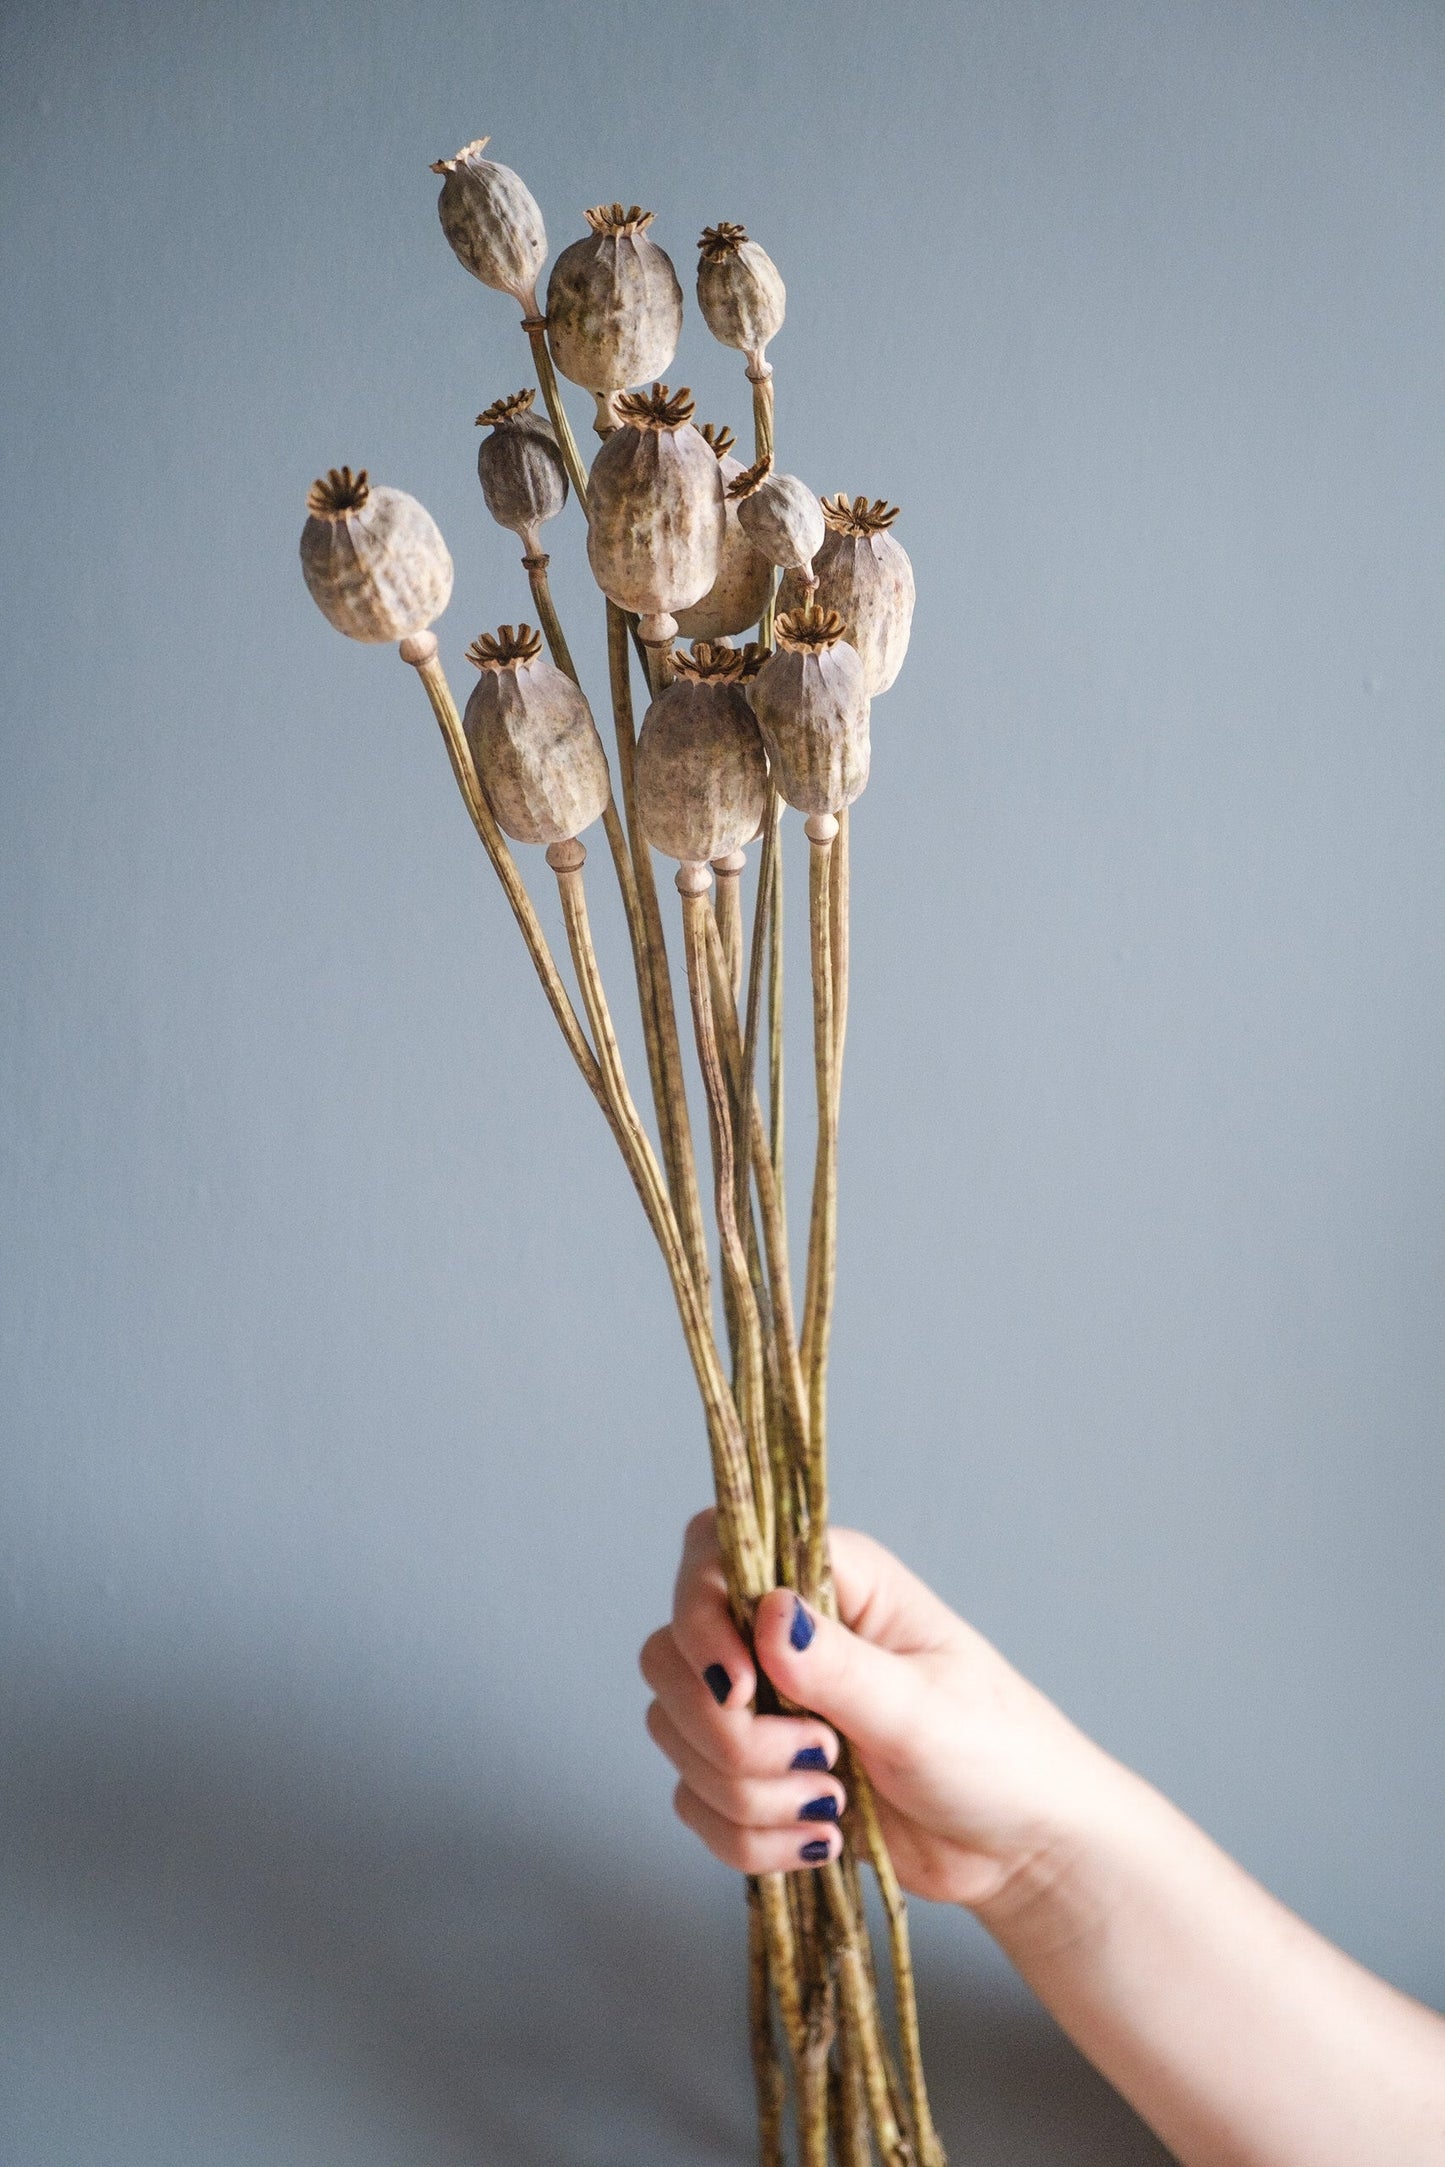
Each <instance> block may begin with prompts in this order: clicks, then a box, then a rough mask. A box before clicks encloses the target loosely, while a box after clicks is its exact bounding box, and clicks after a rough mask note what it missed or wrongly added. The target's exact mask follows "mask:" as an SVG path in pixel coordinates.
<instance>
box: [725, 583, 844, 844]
mask: <svg viewBox="0 0 1445 2167" xmlns="http://www.w3.org/2000/svg"><path fill="white" fill-rule="evenodd" d="M843 629H844V628H843V620H842V618H841V617H840V616H839V615H838V613H837V611H836V610H831V609H828V610H825V609H800V610H793V611H791V612H789V613H788V614H787V615H786V616H782V617H780V618H779V619H778V621H777V624H776V626H775V627H774V630H775V632H776V635H777V642H778V644H777V646H776V648H775V649H774V651H773V653H772V654H771V655H770V656H769V657H768V660H767V661H766V662H765V663H764V664H763V667H762V668H761V670H760V671H759V672H758V674H757V677H756V678H755V679H754V681H753V683H752V685H751V687H750V688H749V690H750V697H751V699H752V703H753V713H754V714H755V715H756V716H757V718H758V728H759V730H761V732H762V736H763V743H764V744H765V745H766V747H767V749H768V758H769V759H770V760H771V761H772V764H773V780H774V782H775V783H776V785H777V788H778V790H779V791H780V793H781V794H782V796H783V797H784V798H785V799H786V800H787V802H788V804H789V805H794V806H796V807H797V809H798V811H799V812H800V813H840V812H841V811H842V810H843V807H844V806H845V805H851V804H852V802H853V800H854V799H855V798H856V797H858V796H860V795H861V793H862V791H863V788H864V785H865V784H866V783H867V781H868V750H869V748H868V704H869V703H868V688H867V686H866V684H865V683H864V680H863V665H862V663H861V662H860V661H859V659H858V655H857V651H856V649H854V648H852V647H850V646H849V644H848V642H847V641H846V640H845V639H844V637H843Z"/></svg>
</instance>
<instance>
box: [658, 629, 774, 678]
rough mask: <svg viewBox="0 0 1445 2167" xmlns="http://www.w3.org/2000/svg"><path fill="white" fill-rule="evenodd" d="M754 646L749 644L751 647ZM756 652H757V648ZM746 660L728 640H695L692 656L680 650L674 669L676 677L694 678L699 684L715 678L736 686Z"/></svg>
mask: <svg viewBox="0 0 1445 2167" xmlns="http://www.w3.org/2000/svg"><path fill="white" fill-rule="evenodd" d="M753 644H754V643H753V642H751V641H750V642H749V646H750V647H752V646H753ZM754 651H755V652H756V649H755V648H754ZM745 660H746V658H745V657H744V656H743V655H741V654H739V652H738V650H737V648H736V647H730V646H729V645H728V643H727V641H726V640H717V641H712V640H694V641H693V643H692V653H691V654H690V655H685V654H683V653H682V652H681V651H680V650H679V652H678V653H676V654H674V656H673V658H672V669H673V675H674V676H675V677H692V678H696V679H698V680H699V682H702V681H705V680H706V679H709V678H715V679H721V680H724V681H726V682H727V683H729V684H736V683H737V682H738V680H739V679H740V678H741V677H742V675H743V670H744V666H745Z"/></svg>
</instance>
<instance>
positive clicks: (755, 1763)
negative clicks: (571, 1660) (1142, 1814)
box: [641, 1511, 1134, 1915]
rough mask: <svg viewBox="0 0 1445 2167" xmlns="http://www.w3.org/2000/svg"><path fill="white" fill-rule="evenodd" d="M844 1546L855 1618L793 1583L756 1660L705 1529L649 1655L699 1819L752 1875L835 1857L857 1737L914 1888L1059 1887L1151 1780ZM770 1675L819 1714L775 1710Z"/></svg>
mask: <svg viewBox="0 0 1445 2167" xmlns="http://www.w3.org/2000/svg"><path fill="white" fill-rule="evenodd" d="M829 1547H830V1552H831V1556H832V1563H833V1578H834V1584H835V1587H836V1590H837V1598H838V1610H839V1615H840V1619H841V1621H842V1622H839V1621H837V1620H834V1619H831V1618H828V1617H825V1616H822V1615H821V1614H819V1613H818V1612H817V1611H816V1610H814V1609H811V1608H809V1607H807V1606H806V1605H804V1604H803V1603H801V1602H800V1601H799V1599H798V1598H797V1597H796V1596H794V1595H793V1594H792V1593H791V1592H790V1591H789V1590H788V1589H786V1588H780V1589H777V1590H775V1591H774V1592H773V1593H772V1594H770V1595H767V1596H765V1597H764V1598H763V1600H762V1602H761V1603H760V1604H759V1606H758V1610H757V1615H756V1618H755V1620H754V1627H753V1638H754V1646H755V1649H756V1658H757V1661H756V1665H755V1663H754V1659H753V1657H752V1656H750V1655H749V1653H748V1651H747V1649H746V1647H745V1646H744V1644H743V1641H742V1639H741V1637H740V1636H739V1634H738V1631H737V1628H736V1627H735V1625H734V1624H733V1621H732V1617H731V1614H730V1612H729V1609H728V1602H727V1592H726V1586H725V1583H724V1578H723V1567H722V1558H721V1555H720V1553H719V1550H718V1545H717V1533H716V1516H715V1515H714V1514H713V1513H712V1512H710V1511H709V1512H704V1513H699V1514H698V1516H697V1517H696V1519H694V1520H693V1521H691V1522H690V1523H689V1526H688V1529H687V1534H686V1537H685V1540H684V1547H683V1556H682V1565H681V1568H680V1570H679V1573H678V1578H677V1587H676V1592H675V1596H674V1602H673V1614H672V1623H671V1624H670V1625H667V1626H664V1627H662V1628H661V1630H660V1631H658V1632H656V1633H654V1634H653V1635H652V1636H651V1638H650V1639H649V1640H648V1641H647V1643H646V1645H645V1647H644V1648H643V1651H642V1657H641V1667H642V1674H643V1676H644V1678H645V1679H646V1680H647V1683H648V1684H649V1685H650V1686H651V1687H652V1690H653V1692H654V1694H655V1695H656V1696H657V1697H656V1699H655V1700H654V1701H653V1702H652V1704H651V1706H650V1707H649V1709H648V1711H647V1728H648V1730H649V1732H650V1733H651V1735H652V1737H653V1739H654V1740H655V1742H656V1743H657V1745H659V1746H660V1747H661V1749H662V1751H663V1752H664V1753H665V1754H666V1755H667V1757H668V1759H669V1760H670V1761H671V1762H672V1763H673V1766H674V1767H675V1768H676V1769H677V1771H678V1774H679V1776H680V1778H681V1781H680V1782H679V1784H678V1786H677V1791H676V1794H675V1800H674V1803H675V1805H676V1808H677V1812H678V1814H679V1816H680V1818H681V1819H682V1820H683V1821H685V1822H686V1823H687V1825H688V1827H689V1828H691V1829H693V1830H694V1831H695V1832H696V1833H697V1835H699V1836H700V1837H701V1838H702V1840H703V1842H704V1843H705V1844H706V1845H707V1847H708V1849H709V1850H710V1851H712V1852H713V1854H714V1855H715V1856H716V1857H717V1858H719V1859H721V1860H722V1861H723V1863H724V1864H725V1865H728V1866H733V1867H736V1868H737V1869H738V1870H739V1871H740V1872H744V1873H752V1874H757V1873H776V1872H787V1871H790V1870H792V1869H794V1868H798V1867H804V1866H812V1865H818V1864H821V1863H822V1862H823V1861H824V1860H825V1859H828V1858H835V1857H836V1856H837V1855H838V1851H839V1849H840V1847H841V1835H840V1833H839V1831H838V1829H837V1827H836V1819H837V1815H838V1813H839V1812H840V1811H841V1809H842V1807H843V1805H844V1803H845V1794H844V1786H843V1783H842V1782H841V1781H840V1780H839V1779H838V1777H837V1776H835V1775H834V1774H832V1773H831V1771H832V1770H833V1769H834V1768H835V1766H836V1764H837V1762H838V1757H839V1743H838V1739H839V1733H841V1734H842V1735H843V1736H844V1737H846V1738H847V1740H848V1741H849V1745H850V1747H851V1750H852V1753H853V1756H854V1758H855V1760H856V1761H857V1762H858V1764H859V1765H860V1766H861V1768H862V1769H863V1771H864V1773H865V1774H866V1775H867V1777H868V1778H869V1780H870V1782H871V1784H872V1786H873V1790H874V1793H875V1795H876V1798H877V1801H878V1811H879V1818H880V1820H881V1822H882V1825H883V1832H884V1835H885V1837H886V1839H887V1842H888V1848H889V1851H890V1852H891V1854H892V1857H893V1862H894V1865H895V1867H896V1869H897V1872H898V1877H899V1879H900V1880H901V1881H902V1883H903V1885H904V1887H905V1888H907V1889H909V1890H910V1891H912V1893H913V1894H915V1895H918V1896H927V1897H931V1898H933V1899H935V1900H937V1901H941V1902H951V1903H959V1904H966V1905H968V1906H969V1907H970V1909H973V1910H976V1911H979V1912H980V1913H981V1914H985V1915H987V1914H988V1913H989V1912H990V1911H992V1910H994V1909H995V1908H998V1907H1002V1906H1004V1905H1005V1904H1006V1903H1007V1902H1008V1899H1009V1894H1010V1892H1011V1891H1012V1892H1015V1893H1020V1892H1023V1891H1025V1890H1026V1891H1027V1892H1028V1893H1029V1894H1030V1895H1033V1894H1038V1893H1041V1892H1042V1890H1043V1889H1044V1888H1045V1887H1046V1886H1047V1885H1048V1884H1049V1883H1050V1882H1051V1881H1052V1880H1053V1879H1054V1878H1055V1877H1056V1876H1058V1875H1060V1874H1062V1873H1063V1872H1064V1871H1065V1870H1066V1868H1067V1864H1068V1861H1069V1857H1070V1854H1071V1850H1072V1848H1073V1844H1074V1839H1075V1838H1076V1836H1078V1835H1079V1834H1080V1833H1081V1832H1082V1831H1083V1830H1084V1829H1085V1828H1087V1826H1088V1825H1089V1824H1090V1820H1091V1817H1093V1816H1095V1815H1097V1814H1098V1813H1102V1812H1107V1811H1108V1810H1109V1808H1110V1804H1111V1803H1112V1804H1113V1805H1115V1806H1117V1803H1118V1792H1119V1789H1120V1787H1121V1786H1127V1785H1128V1784H1130V1783H1131V1782H1132V1781H1133V1780H1134V1779H1132V1778H1130V1777H1129V1776H1128V1774H1127V1771H1125V1770H1124V1769H1122V1768H1120V1767H1119V1766H1118V1764H1117V1763H1115V1762H1113V1761H1111V1760H1110V1759H1109V1758H1108V1756H1107V1755H1106V1754H1104V1753H1103V1752H1101V1751H1100V1749H1099V1748H1098V1747H1096V1746H1094V1745H1093V1744H1091V1742H1090V1741H1089V1740H1088V1739H1087V1738H1085V1737H1084V1736H1083V1734H1082V1733H1081V1732H1080V1731H1078V1730H1076V1729H1075V1727H1074V1726H1073V1724H1071V1723H1070V1722H1069V1721H1068V1720H1067V1718H1066V1717H1064V1716H1063V1715H1062V1714H1061V1713H1060V1711H1059V1710H1058V1709H1057V1708H1055V1707H1054V1706H1053V1704H1052V1702H1050V1701H1048V1700H1047V1699H1045V1697H1044V1695H1043V1694H1042V1693H1040V1692H1038V1691H1037V1690H1036V1688H1035V1687H1033V1686H1031V1685H1030V1684H1029V1683H1028V1681H1027V1680H1026V1679H1025V1678H1023V1677H1021V1676H1020V1675H1019V1673H1018V1672H1017V1671H1016V1670H1014V1669H1013V1668H1012V1666H1011V1665H1010V1664H1008V1663H1007V1662H1005V1660H1004V1658H1003V1657H1002V1656H1001V1655H1000V1654H999V1653H998V1651H997V1649H995V1648H993V1647H992V1646H991V1645H990V1644H989V1642H988V1641H986V1640H985V1639H984V1638H983V1636H982V1635H981V1634H980V1633H977V1632H975V1631H974V1630H973V1628H972V1627H971V1626H969V1625H966V1624H965V1623H964V1621H963V1620H962V1619H961V1618H959V1617H956V1616H955V1614H954V1613H953V1612H952V1611H951V1610H949V1609H948V1607H947V1606H946V1605H945V1604H944V1603H942V1602H940V1600H939V1599H938V1597H937V1596H936V1595H934V1594H933V1593H932V1592H931V1591H930V1590H929V1589H928V1588H926V1587H925V1586H924V1584H923V1582H922V1581H921V1580H918V1579H916V1578H915V1577H914V1575H913V1574H912V1573H910V1572H909V1571H908V1570H907V1569H906V1568H905V1567H904V1566H903V1565H901V1564H900V1563H899V1561H898V1560H897V1558H895V1557H894V1556H892V1554H891V1553H890V1552H889V1551H887V1550H885V1549H884V1548H883V1547H882V1545H881V1544H879V1543H876V1542H874V1541H872V1540H871V1539H870V1538H869V1537H868V1536H866V1535H859V1534H854V1533H852V1532H851V1531H849V1530H847V1529H843V1528H834V1529H833V1530H832V1531H831V1533H830V1536H829ZM758 1666H760V1667H761V1668H762V1670H763V1671H764V1672H765V1673H766V1675H767V1677H768V1678H770V1679H771V1680H772V1683H773V1684H774V1686H775V1687H776V1688H777V1690H778V1692H779V1693H780V1694H781V1695H782V1696H783V1698H784V1699H785V1700H787V1701H789V1702H792V1703H793V1704H795V1705H797V1706H799V1707H802V1708H806V1709H808V1710H810V1711H812V1712H811V1713H810V1714H808V1715H804V1716H783V1715H758V1714H756V1713H755V1712H754V1710H753V1708H752V1706H751V1705H750V1704H751V1702H752V1700H753V1697H754V1693H755V1691H756V1686H757V1668H758Z"/></svg>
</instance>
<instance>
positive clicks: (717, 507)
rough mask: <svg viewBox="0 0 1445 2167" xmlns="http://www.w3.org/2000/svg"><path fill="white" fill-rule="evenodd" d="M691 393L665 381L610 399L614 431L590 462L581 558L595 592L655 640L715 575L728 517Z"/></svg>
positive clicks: (698, 597)
mask: <svg viewBox="0 0 1445 2167" xmlns="http://www.w3.org/2000/svg"><path fill="white" fill-rule="evenodd" d="M692 412H693V401H692V394H691V393H690V392H689V391H687V390H686V389H684V390H682V391H679V392H678V393H677V394H676V396H673V395H672V394H671V393H670V392H669V391H668V388H667V386H666V384H654V385H653V387H652V390H651V391H650V392H634V393H628V394H627V395H626V396H625V397H623V398H620V399H618V401H617V402H616V413H617V418H618V426H617V428H616V429H615V430H614V431H613V433H612V435H611V436H609V437H608V438H606V440H605V441H604V443H603V444H602V447H601V449H600V450H599V451H598V453H597V456H596V458H595V459H594V460H593V462H592V473H591V477H590V479H589V481H588V485H587V560H588V562H589V564H590V565H591V567H592V576H593V578H594V579H595V580H596V581H597V584H598V586H599V587H600V588H601V589H602V592H603V593H604V594H605V595H606V596H607V597H608V598H609V600H611V601H613V602H615V603H616V604H617V605H618V607H619V608H620V609H626V610H635V611H636V612H637V613H638V615H639V616H640V617H641V618H643V619H644V620H648V619H651V620H654V622H653V624H652V625H649V624H648V623H647V622H646V621H645V622H644V623H643V625H642V626H641V627H640V629H641V632H642V636H643V638H644V639H647V638H649V637H660V636H663V632H664V631H665V630H666V629H670V626H668V627H659V626H658V624H657V623H656V620H659V619H670V617H671V614H672V613H673V612H674V611H676V610H679V609H686V608H687V607H688V606H689V604H691V603H693V602H698V601H701V599H702V597H703V596H704V595H705V594H706V593H707V592H708V590H709V588H710V587H711V586H712V584H713V581H714V580H715V579H716V578H717V572H718V564H719V561H720V558H721V555H722V545H723V537H724V534H725V532H726V528H727V516H726V510H725V502H724V495H723V483H722V476H721V474H720V473H719V471H718V461H717V457H716V455H715V453H714V451H713V448H712V446H711V445H710V444H709V443H708V442H707V440H706V438H705V437H704V436H703V434H702V432H701V431H700V430H699V429H695V428H694V427H693V425H692V419H691V416H692Z"/></svg>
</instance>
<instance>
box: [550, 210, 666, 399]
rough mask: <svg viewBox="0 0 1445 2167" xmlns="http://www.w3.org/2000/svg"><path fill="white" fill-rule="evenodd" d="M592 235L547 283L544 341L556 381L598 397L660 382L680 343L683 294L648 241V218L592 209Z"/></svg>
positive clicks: (661, 253) (567, 252)
mask: <svg viewBox="0 0 1445 2167" xmlns="http://www.w3.org/2000/svg"><path fill="white" fill-rule="evenodd" d="M586 216H587V223H588V225H589V226H590V227H591V229H592V230H591V232H590V233H589V234H586V235H585V236H584V237H583V239H582V240H580V241H574V242H573V243H572V244H571V246H570V247H569V248H564V249H563V251H562V253H561V255H560V256H559V257H558V258H557V261H556V262H555V263H554V264H553V266H552V275H551V277H550V278H549V279H548V281H547V340H548V344H549V345H550V347H551V349H552V359H553V360H554V361H555V362H556V364H557V367H558V368H559V369H560V370H561V371H562V374H563V375H564V376H566V377H569V378H570V379H571V381H572V382H573V383H574V384H581V385H582V387H583V388H584V390H587V391H591V392H594V393H599V394H604V395H605V394H606V393H607V392H611V391H621V390H623V389H625V388H626V386H627V385H629V384H643V383H647V382H648V381H649V380H650V379H651V378H653V377H656V376H661V374H662V372H663V370H664V369H666V368H667V367H668V366H669V365H670V363H671V361H672V357H673V355H674V354H675V353H676V352H677V342H678V340H679V339H680V338H681V336H682V288H681V286H679V284H678V282H677V273H676V271H674V269H673V267H672V261H671V258H670V257H669V256H668V255H667V253H666V251H665V250H663V249H661V248H659V247H658V245H657V243H656V241H654V240H652V239H651V238H650V237H649V235H648V231H647V229H648V227H649V226H650V225H651V223H652V219H653V213H652V212H651V211H644V210H641V209H639V207H638V206H637V204H635V203H634V204H633V205H632V206H631V208H630V209H624V208H623V206H622V205H621V204H620V203H610V204H599V205H597V206H596V207H595V208H594V209H592V210H590V211H588V212H587V214H586Z"/></svg>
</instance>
